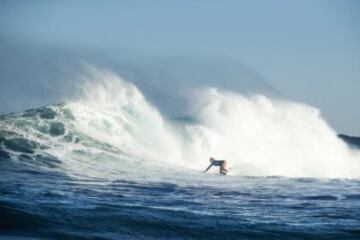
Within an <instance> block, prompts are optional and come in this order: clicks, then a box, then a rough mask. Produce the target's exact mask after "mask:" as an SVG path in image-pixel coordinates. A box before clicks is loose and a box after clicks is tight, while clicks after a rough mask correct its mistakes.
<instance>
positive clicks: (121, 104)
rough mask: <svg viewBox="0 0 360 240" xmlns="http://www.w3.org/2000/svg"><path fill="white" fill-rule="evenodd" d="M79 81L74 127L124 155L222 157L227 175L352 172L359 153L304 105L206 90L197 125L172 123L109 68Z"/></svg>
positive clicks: (198, 100)
mask: <svg viewBox="0 0 360 240" xmlns="http://www.w3.org/2000/svg"><path fill="white" fill-rule="evenodd" d="M85 82H86V84H84V85H83V86H82V87H81V89H82V92H83V93H82V98H81V100H79V101H75V102H73V103H69V104H67V108H69V109H70V110H71V112H72V113H73V115H74V116H75V121H74V125H75V126H74V127H75V128H76V129H77V131H79V132H81V133H83V134H85V135H88V136H90V137H92V138H94V139H96V140H98V141H100V142H103V143H108V144H110V145H112V146H115V147H117V148H118V149H121V151H123V152H124V153H126V154H127V155H128V156H130V158H131V159H141V160H146V161H147V162H153V163H157V164H159V163H161V164H165V165H169V166H171V165H173V166H179V167H182V168H185V169H186V168H187V169H193V170H203V169H204V168H205V167H207V165H208V159H209V157H210V156H214V157H215V158H219V159H226V160H228V162H229V165H230V168H231V174H232V175H250V176H269V175H276V176H287V177H325V178H337V177H341V178H354V177H355V178H356V177H359V176H360V164H359V163H360V155H359V152H358V151H355V150H352V149H349V148H348V147H347V146H346V144H345V143H343V142H342V141H341V140H340V139H339V138H338V137H337V136H336V133H335V132H334V131H333V130H332V129H331V128H330V127H329V126H328V124H327V123H326V121H325V120H324V119H323V118H322V117H321V115H320V112H319V110H317V109H315V108H313V107H311V106H308V105H305V104H300V103H294V102H290V101H285V100H274V99H270V98H267V97H265V96H261V95H259V96H252V97H245V96H241V95H239V94H236V93H232V92H226V91H218V90H216V89H207V90H203V91H201V92H199V93H198V94H197V96H194V102H193V103H192V112H193V117H194V118H195V119H196V120H197V122H196V123H189V122H175V121H170V120H167V119H165V118H164V117H163V116H162V115H161V114H160V113H159V112H158V111H157V110H156V108H155V107H154V106H152V105H151V104H150V103H148V102H147V101H146V99H145V98H144V96H143V95H142V94H141V92H140V91H139V90H138V89H137V88H136V87H135V86H134V85H132V84H130V83H127V82H125V81H124V80H122V79H120V78H119V77H118V76H116V75H115V74H113V73H110V72H106V71H99V70H96V69H92V70H91V77H90V79H87V80H86V81H85ZM164 101H166V99H164ZM95 161H96V160H95ZM97 161H101V159H98V160H97ZM119 161H120V160H119ZM103 164H105V163H103ZM112 164H114V163H112ZM115 165H117V163H115ZM122 165H124V163H120V162H119V163H118V166H117V168H119V166H120V168H121V166H122ZM213 171H215V170H213Z"/></svg>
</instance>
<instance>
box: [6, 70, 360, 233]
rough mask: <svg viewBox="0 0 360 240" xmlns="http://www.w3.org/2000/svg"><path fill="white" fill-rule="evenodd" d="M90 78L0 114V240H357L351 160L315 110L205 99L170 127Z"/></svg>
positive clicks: (117, 85) (357, 185)
mask: <svg viewBox="0 0 360 240" xmlns="http://www.w3.org/2000/svg"><path fill="white" fill-rule="evenodd" d="M94 79H95V80H96V81H93V80H92V81H87V82H85V83H84V84H83V85H82V86H81V97H79V98H78V99H74V100H71V101H68V102H66V103H62V104H53V105H48V106H44V107H40V108H37V109H30V110H27V111H24V112H19V113H13V114H6V115H2V116H0V238H2V239H360V210H359V209H360V157H359V156H360V154H359V151H358V150H357V149H355V148H352V147H349V146H348V145H347V144H346V143H345V142H343V141H342V140H341V139H340V138H338V136H337V134H336V133H335V132H334V131H333V130H332V129H331V128H330V127H329V126H328V124H327V123H326V121H325V120H324V119H323V118H322V117H321V113H320V112H319V111H318V110H317V109H315V108H313V107H311V106H307V105H304V104H300V103H294V102H290V101H285V100H280V99H271V98H268V97H265V96H260V95H259V96H241V95H238V94H235V93H231V92H227V91H223V90H217V89H207V90H203V91H202V92H199V93H197V95H196V96H194V103H193V104H192V106H191V108H190V111H189V116H186V117H182V118H175V119H171V118H166V117H165V116H163V115H162V114H161V113H160V112H159V111H158V110H157V109H156V106H153V105H152V104H151V103H149V102H148V101H147V100H146V99H145V97H144V96H143V95H142V94H141V92H140V91H139V90H138V89H137V88H136V87H135V86H134V85H132V84H131V83H127V82H126V81H124V80H122V79H120V78H119V77H118V76H116V75H114V74H112V73H109V72H104V71H97V72H95V73H94ZM210 156H214V157H216V158H225V159H226V160H227V161H228V162H229V167H230V172H229V174H228V175H227V176H222V175H219V174H217V169H212V170H211V171H209V172H208V173H204V172H203V170H204V169H205V168H206V167H207V165H208V163H209V162H208V159H209V157H210Z"/></svg>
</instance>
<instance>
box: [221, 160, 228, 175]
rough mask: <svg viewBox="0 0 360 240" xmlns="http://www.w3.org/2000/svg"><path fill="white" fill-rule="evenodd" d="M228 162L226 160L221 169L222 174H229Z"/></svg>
mask: <svg viewBox="0 0 360 240" xmlns="http://www.w3.org/2000/svg"><path fill="white" fill-rule="evenodd" d="M226 167H227V162H226V160H223V161H222V163H221V167H220V173H227V169H226Z"/></svg>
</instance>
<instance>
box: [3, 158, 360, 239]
mask: <svg viewBox="0 0 360 240" xmlns="http://www.w3.org/2000/svg"><path fill="white" fill-rule="evenodd" d="M25 163H26V160H24V161H13V160H11V159H9V158H6V157H4V156H2V157H1V158H0V238H2V239H7V238H10V237H14V238H15V239H17V238H20V237H22V238H21V239H24V238H25V239H27V238H29V239H30V238H31V239H32V238H38V239H360V210H359V209H360V181H359V180H339V179H338V180H336V179H333V180H319V179H289V178H282V177H232V176H227V177H224V176H217V175H206V174H200V173H192V172H187V173H184V172H183V173H182V172H178V174H173V175H172V176H167V177H166V178H162V179H161V181H156V180H155V181H151V180H149V179H139V180H138V181H127V180H125V179H122V177H121V176H119V180H112V181H105V180H101V179H96V178H87V179H85V178H83V179H76V178H71V177H69V176H67V175H66V174H64V173H61V172H60V171H55V170H54V171H51V170H46V171H45V170H43V169H40V168H37V167H35V166H33V165H32V166H30V165H28V164H25ZM171 171H172V170H171ZM180 174H183V175H180ZM190 178H191V179H190ZM120 179H121V180H120ZM150 179H151V178H150ZM189 179H190V180H189Z"/></svg>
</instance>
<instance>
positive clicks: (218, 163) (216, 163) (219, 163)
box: [205, 160, 224, 172]
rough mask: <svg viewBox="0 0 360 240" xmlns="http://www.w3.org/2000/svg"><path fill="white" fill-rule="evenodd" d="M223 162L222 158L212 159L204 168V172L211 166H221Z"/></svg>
mask: <svg viewBox="0 0 360 240" xmlns="http://www.w3.org/2000/svg"><path fill="white" fill-rule="evenodd" d="M223 163H224V160H213V161H212V162H211V163H210V165H209V166H208V168H207V169H206V170H205V172H207V171H208V170H209V169H210V168H211V167H212V166H215V167H221V166H222V164H223Z"/></svg>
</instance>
